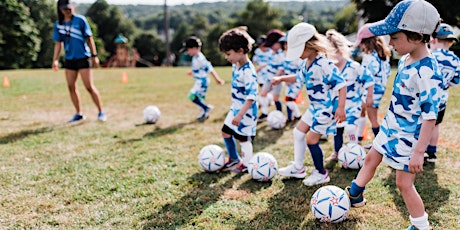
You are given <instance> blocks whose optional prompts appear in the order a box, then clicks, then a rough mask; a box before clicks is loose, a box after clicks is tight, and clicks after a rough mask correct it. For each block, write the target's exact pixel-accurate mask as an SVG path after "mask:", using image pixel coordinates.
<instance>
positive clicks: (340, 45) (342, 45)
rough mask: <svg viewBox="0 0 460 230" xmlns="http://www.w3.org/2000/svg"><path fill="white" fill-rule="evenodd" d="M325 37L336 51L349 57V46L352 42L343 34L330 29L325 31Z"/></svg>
mask: <svg viewBox="0 0 460 230" xmlns="http://www.w3.org/2000/svg"><path fill="white" fill-rule="evenodd" d="M326 38H327V40H329V42H330V43H331V46H332V47H333V48H334V49H335V50H336V51H340V52H341V53H342V55H343V56H346V57H350V54H351V49H350V46H351V45H352V44H351V42H350V41H348V39H347V38H346V37H345V36H343V34H341V33H339V32H337V30H334V29H330V30H328V31H326Z"/></svg>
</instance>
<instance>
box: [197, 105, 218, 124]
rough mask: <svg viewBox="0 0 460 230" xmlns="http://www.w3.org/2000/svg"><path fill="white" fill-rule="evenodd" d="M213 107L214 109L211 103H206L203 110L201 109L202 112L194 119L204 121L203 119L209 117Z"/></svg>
mask: <svg viewBox="0 0 460 230" xmlns="http://www.w3.org/2000/svg"><path fill="white" fill-rule="evenodd" d="M213 109H214V106H213V105H208V108H207V109H206V110H205V111H203V113H202V114H201V115H200V116H198V117H197V118H196V119H197V120H198V121H204V120H206V119H208V118H209V113H211V110H213Z"/></svg>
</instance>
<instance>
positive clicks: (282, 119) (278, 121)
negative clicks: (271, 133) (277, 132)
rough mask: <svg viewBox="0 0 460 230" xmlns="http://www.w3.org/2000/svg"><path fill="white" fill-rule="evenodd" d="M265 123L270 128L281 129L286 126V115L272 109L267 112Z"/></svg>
mask: <svg viewBox="0 0 460 230" xmlns="http://www.w3.org/2000/svg"><path fill="white" fill-rule="evenodd" d="M267 124H268V126H270V127H272V129H282V128H284V126H286V116H284V114H283V112H281V111H279V110H273V111H271V112H270V113H268V116H267Z"/></svg>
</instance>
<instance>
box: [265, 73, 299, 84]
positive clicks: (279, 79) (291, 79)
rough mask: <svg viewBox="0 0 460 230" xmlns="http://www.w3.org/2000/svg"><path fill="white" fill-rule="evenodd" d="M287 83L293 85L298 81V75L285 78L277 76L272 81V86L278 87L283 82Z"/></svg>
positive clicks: (285, 76)
mask: <svg viewBox="0 0 460 230" xmlns="http://www.w3.org/2000/svg"><path fill="white" fill-rule="evenodd" d="M283 81H284V82H286V83H293V82H295V81H296V75H295V74H291V75H284V76H276V77H273V78H272V79H271V80H270V84H271V85H278V84H279V83H281V82H283Z"/></svg>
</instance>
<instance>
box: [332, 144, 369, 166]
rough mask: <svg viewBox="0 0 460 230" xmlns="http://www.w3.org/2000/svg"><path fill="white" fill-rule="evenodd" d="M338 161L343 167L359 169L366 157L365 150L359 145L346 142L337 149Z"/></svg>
mask: <svg viewBox="0 0 460 230" xmlns="http://www.w3.org/2000/svg"><path fill="white" fill-rule="evenodd" d="M338 158H339V162H340V164H341V165H342V168H345V169H360V168H361V167H362V166H363V164H364V159H365V158H366V151H365V150H364V148H363V147H361V145H359V144H356V143H348V144H346V145H344V146H342V148H340V150H339V156H338Z"/></svg>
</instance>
